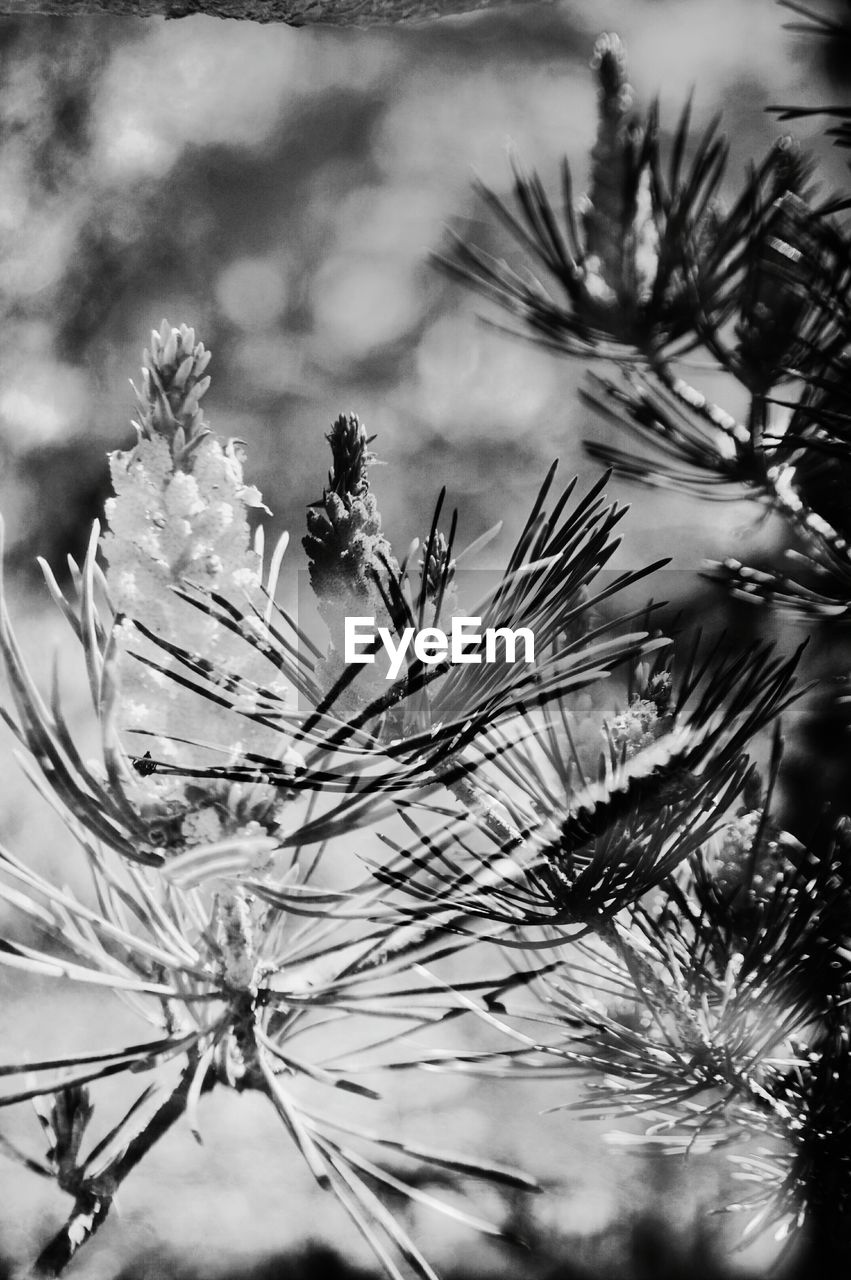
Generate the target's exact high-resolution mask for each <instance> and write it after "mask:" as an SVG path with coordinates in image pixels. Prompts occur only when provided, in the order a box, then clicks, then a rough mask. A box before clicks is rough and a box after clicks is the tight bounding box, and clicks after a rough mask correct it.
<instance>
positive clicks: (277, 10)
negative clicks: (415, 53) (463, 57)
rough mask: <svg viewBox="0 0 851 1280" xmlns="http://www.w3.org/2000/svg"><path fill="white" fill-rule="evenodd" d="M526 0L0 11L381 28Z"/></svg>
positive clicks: (2, 2)
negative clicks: (197, 15)
mask: <svg viewBox="0 0 851 1280" xmlns="http://www.w3.org/2000/svg"><path fill="white" fill-rule="evenodd" d="M528 2H529V0H0V15H2V14H5V15H14V16H20V15H25V14H51V15H53V16H56V17H63V18H64V17H72V16H74V15H80V14H105V15H118V16H124V17H137V18H138V17H141V18H150V17H160V18H188V17H191V16H193V15H195V14H203V15H206V16H207V17H213V18H239V19H244V20H247V21H249V22H280V23H284V24H285V25H287V26H291V27H306V26H315V25H325V26H382V25H387V24H390V23H395V22H418V21H424V20H426V19H429V18H440V17H445V16H447V15H449V14H453V13H470V12H473V11H475V10H477V9H493V8H499V7H502V6H505V5H508V4H522V3H528Z"/></svg>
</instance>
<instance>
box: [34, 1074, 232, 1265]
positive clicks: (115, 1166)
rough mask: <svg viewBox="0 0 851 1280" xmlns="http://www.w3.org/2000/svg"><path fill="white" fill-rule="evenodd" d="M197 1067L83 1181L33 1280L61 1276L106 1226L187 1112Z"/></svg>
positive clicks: (41, 1256)
mask: <svg viewBox="0 0 851 1280" xmlns="http://www.w3.org/2000/svg"><path fill="white" fill-rule="evenodd" d="M197 1065H198V1064H197V1061H196V1059H195V1058H194V1056H193V1057H190V1059H189V1061H188V1063H187V1065H186V1067H185V1068H184V1070H183V1071H182V1073H181V1076H180V1080H179V1081H178V1083H177V1085H176V1087H175V1088H174V1090H173V1091H172V1093H171V1094H169V1096H168V1097H167V1098H166V1099H165V1101H164V1102H163V1104H162V1106H161V1107H160V1108H159V1110H157V1111H156V1112H155V1113H154V1115H153V1116H152V1117H151V1119H150V1121H149V1122H148V1124H147V1125H146V1126H145V1128H144V1129H143V1130H142V1131H141V1132H140V1133H138V1134H137V1135H136V1136H135V1137H134V1138H133V1139H132V1140H131V1141H130V1142H129V1143H128V1144H127V1147H126V1149H125V1151H124V1152H123V1153H122V1154H121V1155H120V1156H119V1157H118V1158H117V1159H116V1160H115V1161H114V1162H113V1163H112V1164H111V1165H109V1166H108V1168H107V1169H105V1170H103V1171H102V1172H101V1173H100V1174H99V1175H98V1176H97V1177H94V1178H91V1179H84V1180H83V1181H82V1183H81V1184H80V1186H79V1187H78V1189H77V1194H76V1197H75V1202H74V1208H73V1210H72V1212H71V1215H70V1217H69V1218H68V1220H67V1222H65V1224H64V1225H63V1226H62V1227H61V1228H60V1229H59V1231H57V1232H56V1235H55V1236H53V1238H52V1239H51V1240H50V1241H49V1242H48V1244H47V1245H45V1247H44V1249H43V1250H42V1252H41V1253H40V1254H39V1257H38V1259H37V1261H36V1263H35V1265H34V1266H33V1268H32V1270H31V1272H30V1273H29V1275H30V1276H31V1277H32V1280H48V1278H49V1277H55V1276H59V1275H61V1274H62V1272H63V1271H64V1269H65V1267H66V1266H67V1265H68V1263H69V1262H70V1261H71V1260H72V1258H73V1257H74V1255H75V1254H76V1253H77V1252H78V1250H79V1249H80V1248H81V1247H82V1246H83V1245H84V1244H86V1243H87V1242H88V1241H89V1240H90V1239H91V1238H92V1236H93V1235H94V1234H95V1232H96V1231H97V1230H98V1228H99V1227H101V1226H102V1225H103V1223H104V1222H105V1221H106V1219H107V1216H108V1214H109V1210H110V1208H111V1207H112V1202H113V1199H114V1198H115V1193H116V1192H117V1191H118V1188H119V1187H120V1186H121V1184H122V1182H123V1181H124V1179H125V1178H126V1177H127V1176H128V1175H129V1174H131V1173H132V1172H133V1170H134V1169H135V1168H136V1166H137V1164H139V1162H140V1161H141V1160H142V1159H143V1158H144V1157H145V1156H146V1155H147V1154H148V1152H149V1151H151V1149H152V1148H153V1147H154V1146H155V1145H156V1144H157V1143H158V1142H159V1140H160V1139H161V1138H163V1137H164V1136H165V1134H166V1133H168V1131H169V1129H171V1127H172V1125H173V1124H175V1122H176V1121H177V1120H179V1119H180V1117H181V1116H182V1115H183V1114H184V1112H185V1111H186V1101H187V1097H188V1095H189V1089H190V1087H191V1084H192V1079H193V1077H194V1075H195V1070H196V1068H197ZM208 1087H211V1085H210V1086H208Z"/></svg>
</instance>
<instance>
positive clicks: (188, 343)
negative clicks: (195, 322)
mask: <svg viewBox="0 0 851 1280" xmlns="http://www.w3.org/2000/svg"><path fill="white" fill-rule="evenodd" d="M209 362H210V352H209V351H207V350H206V348H205V347H204V344H203V342H198V343H196V342H195V330H194V329H189V328H187V326H186V325H185V324H182V325H181V326H180V328H179V329H175V328H173V327H172V326H171V325H170V324H169V323H168V321H167V320H163V322H162V325H161V326H160V331H159V333H157V331H156V330H154V331H153V332H152V333H151V345H150V349H148V350H146V351H145V354H144V357H143V367H142V387H141V390H139V388H138V387H135V386H134V388H133V389H134V391H135V392H136V398H137V400H138V402H139V410H140V415H141V417H140V421H138V422H136V423H135V424H134V425H135V427H136V429H137V430H138V432H139V434H140V436H141V437H142V438H143V439H152V438H153V437H154V436H162V437H163V438H164V439H165V440H167V441H168V443H169V445H170V447H171V452H172V457H173V458H174V464H175V468H186V464H187V463H188V461H189V458H190V457H191V455H192V453H193V452H194V451H195V449H197V447H198V445H199V444H200V443H201V441H202V440H203V439H204V437H205V436H207V435H209V428H208V426H207V424H206V422H205V420H204V411H203V409H202V408H201V398H202V397H203V395H204V393H205V392H206V390H207V388H208V387H209V385H210V379H209V377H206V376H204V371H205V370H206V368H207V365H208V364H209Z"/></svg>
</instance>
